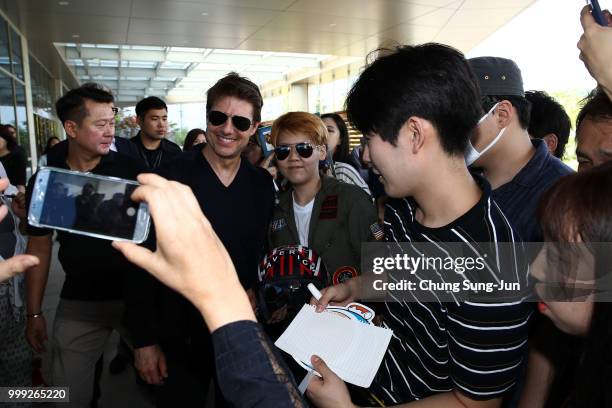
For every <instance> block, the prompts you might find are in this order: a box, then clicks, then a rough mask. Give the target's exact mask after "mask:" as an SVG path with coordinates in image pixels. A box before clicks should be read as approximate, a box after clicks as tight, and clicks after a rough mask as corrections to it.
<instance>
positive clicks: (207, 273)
mask: <svg viewBox="0 0 612 408" xmlns="http://www.w3.org/2000/svg"><path fill="white" fill-rule="evenodd" d="M138 181H139V182H140V183H141V184H142V185H141V186H140V187H138V188H137V189H136V190H135V191H134V193H133V194H132V199H133V200H135V201H145V202H147V203H148V204H149V209H150V211H151V216H152V217H153V221H154V225H155V233H156V236H157V249H156V251H155V252H151V251H149V250H148V249H146V248H143V247H140V246H138V245H135V244H133V243H130V242H113V246H114V247H115V248H117V249H118V250H120V251H121V252H122V253H123V255H125V257H126V258H127V259H128V260H129V261H130V262H132V263H134V264H136V265H138V266H140V267H141V268H143V269H146V270H147V271H149V272H150V273H151V274H152V275H154V276H155V277H156V278H157V279H159V280H160V281H161V282H162V283H164V284H165V285H167V286H169V287H170V288H172V289H174V290H176V291H177V292H179V293H181V294H182V295H183V296H185V297H186V298H187V299H189V301H191V302H192V303H193V304H194V305H195V306H196V307H197V308H198V309H199V310H200V312H201V313H202V315H203V316H204V319H205V320H206V324H207V325H208V328H209V330H210V331H211V332H212V331H214V330H216V329H217V328H219V327H221V326H223V325H226V324H229V323H232V322H235V321H238V320H252V321H255V315H254V313H253V309H252V308H251V303H250V302H249V299H248V297H247V294H246V293H245V291H244V289H243V288H242V285H241V284H240V281H239V280H238V275H237V274H236V269H234V265H233V263H232V260H231V259H230V257H229V254H228V253H227V251H226V249H225V247H224V246H223V244H222V243H221V241H220V240H219V237H217V234H215V232H214V231H213V229H212V226H211V225H210V222H209V221H208V220H207V219H206V217H205V216H204V214H202V211H201V210H200V206H199V204H198V202H197V200H196V198H195V197H194V195H193V193H192V192H191V189H190V188H189V187H187V186H185V185H183V184H180V183H177V182H174V181H168V180H166V179H164V178H162V177H159V176H157V175H154V174H141V175H140V176H138Z"/></svg>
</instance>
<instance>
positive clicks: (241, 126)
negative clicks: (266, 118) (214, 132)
mask: <svg viewBox="0 0 612 408" xmlns="http://www.w3.org/2000/svg"><path fill="white" fill-rule="evenodd" d="M227 118H232V125H234V127H235V128H236V129H238V130H239V131H241V132H245V131H247V130H249V128H250V127H251V119H249V118H245V117H244V116H229V115H227V114H225V113H223V112H219V111H210V112H208V121H209V122H210V123H211V124H212V125H213V126H219V125H222V124H224V123H225V122H227Z"/></svg>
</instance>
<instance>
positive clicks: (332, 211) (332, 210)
mask: <svg viewBox="0 0 612 408" xmlns="http://www.w3.org/2000/svg"><path fill="white" fill-rule="evenodd" d="M336 217H338V196H337V195H330V196H327V197H325V200H323V203H322V204H321V212H320V213H319V219H322V220H329V219H334V218H336Z"/></svg>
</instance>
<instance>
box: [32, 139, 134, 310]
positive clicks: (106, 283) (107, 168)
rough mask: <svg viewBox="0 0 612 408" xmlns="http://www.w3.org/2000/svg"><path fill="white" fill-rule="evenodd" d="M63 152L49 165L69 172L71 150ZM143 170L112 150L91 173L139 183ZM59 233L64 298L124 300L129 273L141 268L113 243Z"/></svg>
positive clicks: (39, 232)
mask: <svg viewBox="0 0 612 408" xmlns="http://www.w3.org/2000/svg"><path fill="white" fill-rule="evenodd" d="M55 153H60V151H59V150H58V151H56V152H55ZM61 153H62V154H53V155H49V156H48V159H49V162H48V164H49V166H52V167H59V168H63V169H69V167H68V165H67V163H66V155H67V149H66V151H63V152H61ZM143 170H144V169H143V167H142V165H141V164H140V163H139V162H137V161H135V160H133V159H131V158H129V157H127V156H124V155H121V154H118V153H115V152H112V151H111V152H109V153H108V154H107V155H105V156H102V158H101V160H100V163H98V165H97V166H96V167H95V168H94V169H93V170H92V171H91V172H92V173H94V174H99V175H102V176H112V177H120V178H124V179H129V180H135V179H136V176H137V175H138V174H139V173H141V172H142V171H143ZM35 180H36V176H34V177H32V178H31V179H30V182H29V183H28V186H27V190H26V199H27V203H28V204H27V206H28V208H29V203H30V199H31V197H32V191H33V189H34V182H35ZM52 232H53V230H51V229H46V228H37V227H33V226H31V225H28V235H33V236H44V235H49V234H51V233H52ZM57 234H58V240H59V243H60V248H59V253H58V258H59V261H60V264H61V265H62V267H63V269H64V272H65V273H66V280H65V281H64V286H63V288H62V292H61V294H60V297H62V298H64V299H71V300H90V301H97V300H112V299H120V298H122V297H123V279H124V277H125V274H126V273H131V272H133V271H134V270H135V269H137V267H136V266H135V265H133V264H132V263H130V262H128V260H127V259H125V257H124V256H123V255H121V253H120V252H119V251H117V250H116V249H114V248H113V247H112V246H111V241H108V240H103V239H98V238H92V237H88V236H83V235H76V234H71V233H69V232H65V231H59V230H58V231H57Z"/></svg>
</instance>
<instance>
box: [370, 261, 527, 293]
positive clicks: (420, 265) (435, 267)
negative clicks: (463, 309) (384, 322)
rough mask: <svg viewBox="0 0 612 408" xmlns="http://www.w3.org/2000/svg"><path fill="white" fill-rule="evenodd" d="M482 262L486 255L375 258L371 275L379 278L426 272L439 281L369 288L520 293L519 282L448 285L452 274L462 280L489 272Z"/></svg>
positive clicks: (377, 282)
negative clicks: (390, 274)
mask: <svg viewBox="0 0 612 408" xmlns="http://www.w3.org/2000/svg"><path fill="white" fill-rule="evenodd" d="M486 258H487V254H484V255H483V256H476V257H463V256H460V257H452V256H446V257H444V258H443V257H440V256H432V257H429V256H425V255H424V254H422V253H421V254H420V255H418V256H416V257H414V256H410V255H408V254H406V253H404V254H395V256H388V257H382V256H381V257H375V258H374V259H373V260H372V273H374V274H375V275H382V274H384V273H385V272H390V271H402V272H404V273H408V274H410V275H416V274H417V272H421V273H423V272H429V273H436V274H440V276H436V278H438V277H439V278H441V279H440V280H438V279H418V280H410V279H400V280H399V281H397V280H392V281H384V280H383V279H375V280H374V281H373V288H374V289H375V290H379V291H386V290H391V291H396V290H410V291H415V290H417V289H419V290H423V291H447V292H453V293H459V292H461V291H485V292H486V293H491V292H493V291H494V290H500V291H506V290H508V291H520V290H521V283H520V282H505V281H504V280H503V279H497V280H496V281H486V282H480V281H476V282H474V281H471V280H469V279H463V280H462V281H461V282H457V281H452V279H449V277H448V276H447V275H448V274H450V273H456V274H458V275H461V276H465V275H466V274H471V275H473V274H474V272H477V273H479V274H482V273H483V271H484V270H485V269H487V268H489V266H488V265H487V261H486ZM441 274H444V275H441ZM492 276H493V275H492ZM445 277H446V279H445ZM451 278H452V276H451Z"/></svg>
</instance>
